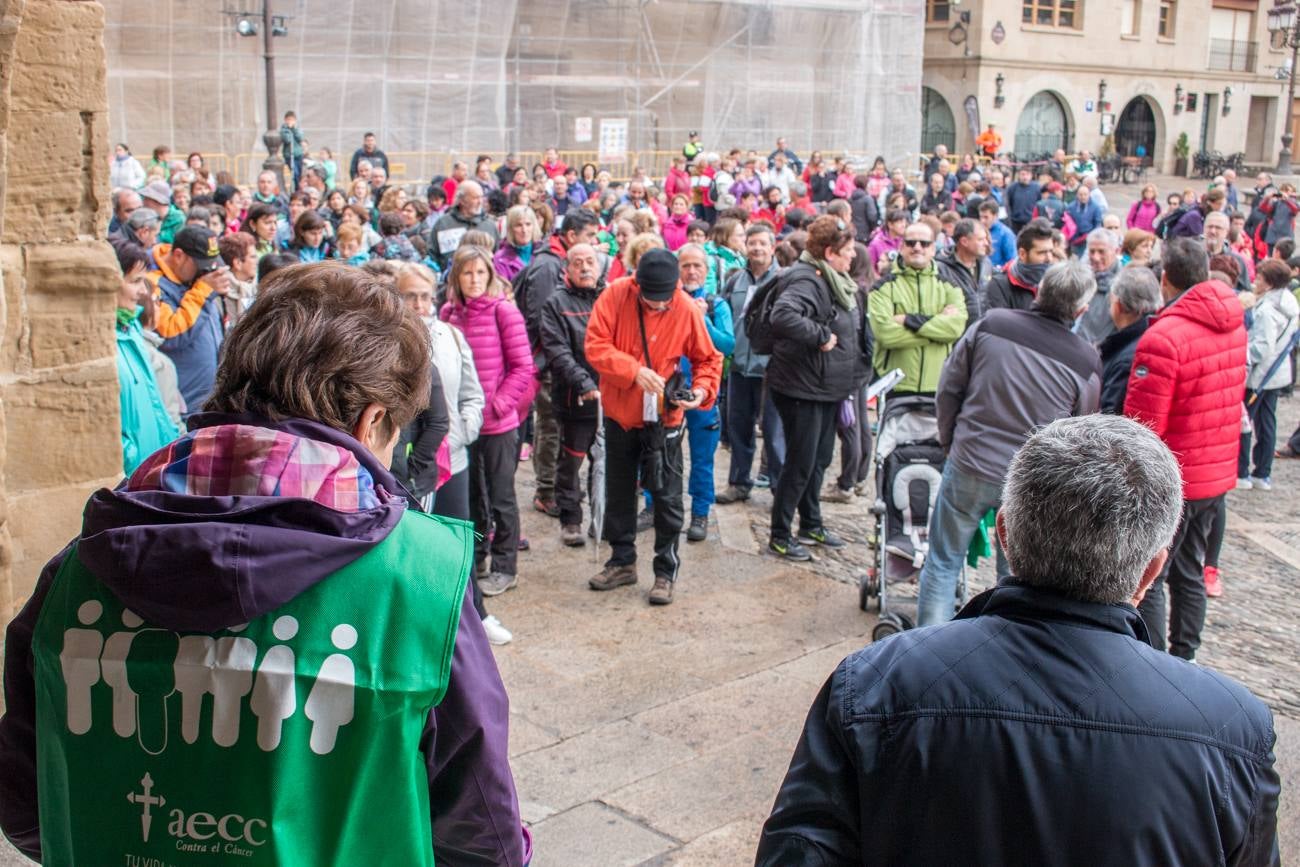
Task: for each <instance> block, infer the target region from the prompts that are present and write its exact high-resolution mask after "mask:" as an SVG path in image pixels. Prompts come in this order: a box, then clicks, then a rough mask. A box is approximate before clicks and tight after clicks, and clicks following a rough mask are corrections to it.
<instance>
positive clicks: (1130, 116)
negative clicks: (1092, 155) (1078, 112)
mask: <svg viewBox="0 0 1300 867" xmlns="http://www.w3.org/2000/svg"><path fill="white" fill-rule="evenodd" d="M1163 139H1164V116H1163V115H1162V113H1161V111H1160V106H1159V105H1157V104H1156V101H1155V100H1154V99H1152V98H1151V97H1149V96H1146V95H1138V96H1135V97H1133V98H1132V99H1130V100H1129V101H1128V104H1126V105H1125V106H1124V110H1123V111H1121V112H1120V114H1119V119H1118V120H1117V121H1116V122H1115V151H1116V153H1118V154H1119V155H1120V156H1122V157H1136V156H1140V157H1142V160H1143V163H1144V164H1145V165H1148V166H1149V165H1153V164H1154V161H1155V158H1156V155H1157V154H1159V153H1161V148H1162V146H1163ZM1139 148H1141V149H1142V152H1141V153H1139Z"/></svg>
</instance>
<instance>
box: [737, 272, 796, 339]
mask: <svg viewBox="0 0 1300 867" xmlns="http://www.w3.org/2000/svg"><path fill="white" fill-rule="evenodd" d="M785 273H786V272H785V271H774V272H772V273H771V274H768V275H767V276H766V277H764V278H763V279H762V280H760V281H759V283H758V285H757V286H755V287H754V289H753V294H752V295H751V296H750V298H749V306H748V307H746V308H745V336H746V337H747V338H749V347H750V349H751V350H753V351H754V352H755V353H757V354H759V355H771V354H772V351H773V350H774V349H776V335H774V334H773V333H772V308H773V307H775V306H776V299H777V298H778V297H779V296H780V294H781V290H782V289H784V288H785V286H784V284H781V283H780V278H781V276H782V275H783V274H785ZM778 284H780V285H778Z"/></svg>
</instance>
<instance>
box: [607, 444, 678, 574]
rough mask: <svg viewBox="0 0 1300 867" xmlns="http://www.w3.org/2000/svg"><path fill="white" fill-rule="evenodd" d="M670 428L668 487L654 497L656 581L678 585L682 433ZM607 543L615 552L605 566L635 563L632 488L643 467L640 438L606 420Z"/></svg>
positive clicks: (635, 507)
mask: <svg viewBox="0 0 1300 867" xmlns="http://www.w3.org/2000/svg"><path fill="white" fill-rule="evenodd" d="M684 429H685V428H684V427H680V426H679V427H674V428H668V437H667V446H666V452H665V455H664V460H665V461H666V467H667V476H668V485H667V487H665V488H664V489H663V490H662V491H654V492H653V493H654V510H655V559H654V574H655V577H656V578H667V579H668V580H669V581H676V580H677V570H678V567H679V566H680V564H681V561H680V560H679V559H678V557H677V542H678V539H679V538H680V535H681V532H682V523H683V520H684V517H685V509H684V507H683V505H682V431H683V430H684ZM605 456H606V457H605V538H606V539H607V540H608V541H609V544H610V547H611V548H612V549H613V550H612V552H611V554H610V558H609V560H607V561H606V563H605V565H606V566H630V565H632V564H634V563H636V511H637V500H638V498H637V495H636V484H637V476H638V470H639V469H640V466H641V432H640V431H639V430H637V429H636V428H633V429H632V430H627V429H625V428H624V427H622V426H621V425H620V424H619V423H618V422H616V421H613V420H612V419H608V418H607V419H605Z"/></svg>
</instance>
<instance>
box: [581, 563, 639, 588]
mask: <svg viewBox="0 0 1300 867" xmlns="http://www.w3.org/2000/svg"><path fill="white" fill-rule="evenodd" d="M635 583H636V566H635V565H631V566H606V567H605V568H604V569H601V570H600V573H599V574H597V575H593V576H592V577H591V578H589V579H587V586H588V587H590V588H591V589H592V590H613V589H614V588H615V587H622V586H624V585H625V584H635Z"/></svg>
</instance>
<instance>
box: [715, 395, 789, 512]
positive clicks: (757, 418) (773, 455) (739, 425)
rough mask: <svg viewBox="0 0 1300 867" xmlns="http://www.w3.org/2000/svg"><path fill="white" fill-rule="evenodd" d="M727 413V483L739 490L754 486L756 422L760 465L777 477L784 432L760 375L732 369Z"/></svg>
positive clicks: (782, 458)
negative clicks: (760, 436)
mask: <svg viewBox="0 0 1300 867" xmlns="http://www.w3.org/2000/svg"><path fill="white" fill-rule="evenodd" d="M727 416H728V418H727V433H726V438H727V441H728V442H729V443H731V467H730V469H729V471H728V473H727V482H728V484H730V485H732V486H734V487H737V488H739V489H741V490H742V491H748V490H750V489H751V488H753V487H754V480H753V478H752V477H751V476H750V472H751V470H752V469H753V466H754V452H755V451H757V449H758V438H757V437H756V436H755V435H754V425H755V424H756V423H757V424H759V425H760V427H761V428H762V429H763V459H764V460H763V465H765V466H766V467H767V468H768V472H769V473H770V474H771V475H772V476H780V475H781V461H782V460H784V457H785V434H784V433H783V432H782V429H781V416H780V415H778V414H777V411H776V405H775V404H773V403H772V396H771V394H769V393H768V391H767V389H766V387H765V386H764V383H763V377H761V376H744V375H742V374H739V373H736V372H735V371H734V370H733V371H732V372H731V376H730V377H728V380H727Z"/></svg>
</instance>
